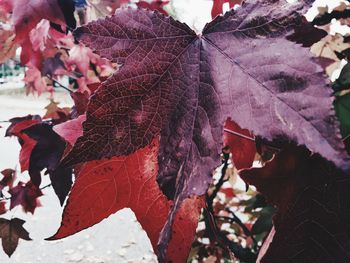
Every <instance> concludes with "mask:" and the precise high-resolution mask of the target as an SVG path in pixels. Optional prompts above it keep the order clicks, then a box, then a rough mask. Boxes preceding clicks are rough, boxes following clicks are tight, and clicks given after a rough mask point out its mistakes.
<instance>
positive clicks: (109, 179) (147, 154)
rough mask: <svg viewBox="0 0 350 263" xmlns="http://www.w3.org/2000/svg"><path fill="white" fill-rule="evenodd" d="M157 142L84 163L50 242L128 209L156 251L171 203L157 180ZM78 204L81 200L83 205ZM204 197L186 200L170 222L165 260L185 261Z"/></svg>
mask: <svg viewBox="0 0 350 263" xmlns="http://www.w3.org/2000/svg"><path fill="white" fill-rule="evenodd" d="M158 145H159V142H158V139H157V140H154V142H153V143H152V144H151V145H150V146H147V147H145V148H143V149H140V150H138V151H136V152H135V153H133V154H131V155H128V156H126V157H114V158H112V159H110V160H101V161H90V162H87V163H85V164H84V165H83V166H82V167H81V168H80V170H79V172H78V174H77V179H76V181H75V184H74V186H73V188H72V190H71V193H70V195H69V199H68V201H67V205H66V207H65V209H64V212H63V218H62V223H61V227H60V228H59V230H58V231H57V233H56V234H55V235H54V236H52V237H51V238H50V240H55V239H59V238H63V237H66V236H69V235H72V234H74V233H76V232H78V231H81V230H83V229H85V228H88V227H90V226H92V225H94V224H97V223H98V222H100V221H102V220H103V219H104V218H107V217H108V216H109V215H111V214H113V213H116V212H118V211H119V210H121V209H123V208H125V207H128V208H131V210H133V211H134V213H135V215H136V218H137V219H138V221H139V222H140V224H141V225H142V227H143V229H144V230H145V231H146V233H147V235H148V237H149V238H150V240H151V243H152V246H153V249H154V251H157V250H158V249H157V242H158V238H159V235H160V232H161V230H162V229H163V227H164V224H165V222H166V220H167V217H168V213H169V211H170V208H171V206H172V205H173V202H172V201H169V200H168V199H167V197H166V196H165V195H164V194H163V193H162V192H161V190H160V189H159V186H158V184H157V182H156V174H157V170H158V167H157V151H158V147H159V146H158ZM81 200H84V201H83V202H81ZM202 206H203V200H202V198H198V197H197V198H187V199H186V200H185V201H184V202H183V204H182V205H181V208H180V210H179V212H178V213H177V215H176V217H175V219H174V223H173V231H172V238H171V241H170V243H169V247H168V250H167V251H168V252H167V259H168V260H169V261H171V262H185V261H186V259H187V256H188V253H189V251H190V249H191V244H192V241H193V239H194V234H195V230H196V227H197V222H198V218H199V215H200V209H201V207H202Z"/></svg>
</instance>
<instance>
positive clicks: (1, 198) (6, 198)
mask: <svg viewBox="0 0 350 263" xmlns="http://www.w3.org/2000/svg"><path fill="white" fill-rule="evenodd" d="M51 186H52V184H48V185H45V186H43V187H41V188H40V190H44V189H45V188H48V187H51ZM2 195H3V196H4V194H2ZM10 199H11V197H6V196H4V197H0V201H3V200H10Z"/></svg>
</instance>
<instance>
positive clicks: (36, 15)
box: [1, 0, 74, 42]
mask: <svg viewBox="0 0 350 263" xmlns="http://www.w3.org/2000/svg"><path fill="white" fill-rule="evenodd" d="M2 2H3V3H1V7H4V8H5V9H6V10H7V11H11V12H12V23H13V25H14V27H15V31H16V39H15V41H16V42H21V41H22V40H23V39H25V38H26V37H27V36H28V35H29V32H30V31H31V30H32V29H33V28H34V27H35V26H36V25H37V24H38V23H39V22H40V21H41V19H47V20H49V21H51V22H53V23H56V24H59V25H63V26H64V25H66V24H70V22H69V21H68V19H67V18H68V16H70V18H71V16H72V15H73V11H74V9H73V8H71V10H70V13H71V14H68V12H67V11H68V8H65V10H64V11H65V13H64V12H63V8H64V6H63V5H67V6H68V5H71V4H72V3H69V1H64V2H65V3H59V1H57V0H50V1H49V0H30V1H27V0H16V1H12V0H3V1H2ZM65 15H66V16H65Z"/></svg>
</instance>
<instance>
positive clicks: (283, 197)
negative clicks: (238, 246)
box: [240, 145, 350, 262]
mask: <svg viewBox="0 0 350 263" xmlns="http://www.w3.org/2000/svg"><path fill="white" fill-rule="evenodd" d="M240 176H241V177H242V179H244V180H245V181H246V182H248V183H250V184H253V185H255V186H256V187H257V189H258V191H260V192H261V193H263V194H264V195H266V197H267V198H268V200H269V201H270V202H272V203H273V204H274V205H276V206H277V208H278V209H277V213H276V215H275V216H274V218H273V221H274V230H273V231H275V233H274V236H273V240H272V242H271V244H270V245H269V248H268V249H267V251H265V255H264V257H262V260H261V262H279V261H280V259H281V258H283V259H285V261H288V262H305V261H310V260H311V261H312V262H329V261H335V262H348V261H349V259H350V253H349V248H350V242H349V241H350V239H349V229H350V225H349V222H350V221H349V220H350V210H349V207H350V206H349V205H350V203H349V200H350V199H349V191H348V190H347V189H348V188H349V186H350V178H349V176H348V175H346V174H343V173H342V172H341V171H340V170H338V169H337V168H335V167H334V165H333V164H331V163H329V162H327V161H325V160H324V159H323V158H321V157H320V156H319V155H317V154H313V155H311V154H310V151H308V150H307V149H305V148H303V147H296V146H295V145H289V146H286V147H284V149H282V150H281V152H280V153H278V154H277V155H275V157H274V158H273V159H272V160H271V161H270V162H267V163H266V164H265V166H264V167H263V168H252V169H247V170H243V171H241V172H240Z"/></svg>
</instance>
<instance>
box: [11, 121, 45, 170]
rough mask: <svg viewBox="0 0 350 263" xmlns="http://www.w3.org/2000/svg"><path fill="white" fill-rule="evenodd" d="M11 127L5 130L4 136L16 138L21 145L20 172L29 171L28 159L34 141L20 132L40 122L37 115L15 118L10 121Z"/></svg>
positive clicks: (34, 143)
mask: <svg viewBox="0 0 350 263" xmlns="http://www.w3.org/2000/svg"><path fill="white" fill-rule="evenodd" d="M10 122H11V125H10V126H9V127H8V128H7V130H6V133H5V136H16V137H17V138H18V140H19V143H20V144H21V150H20V153H19V163H20V165H21V172H24V171H26V170H28V169H29V159H30V155H31V153H32V150H33V148H34V146H35V145H36V141H35V140H33V139H31V138H30V137H29V136H28V135H27V134H24V133H23V132H22V131H23V130H24V129H26V128H28V127H30V126H32V125H34V124H38V123H40V122H41V118H40V116H38V115H28V116H25V117H17V118H12V119H10Z"/></svg>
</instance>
